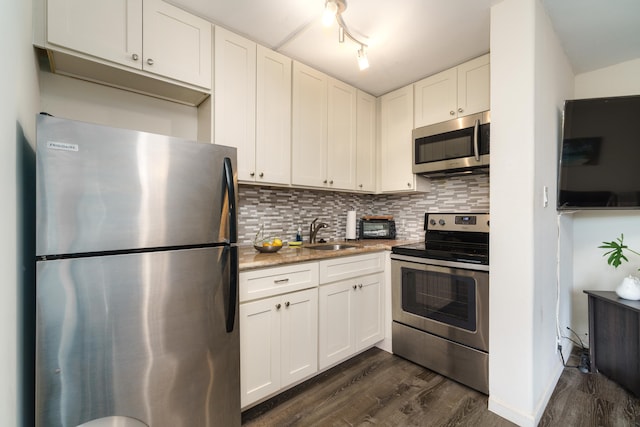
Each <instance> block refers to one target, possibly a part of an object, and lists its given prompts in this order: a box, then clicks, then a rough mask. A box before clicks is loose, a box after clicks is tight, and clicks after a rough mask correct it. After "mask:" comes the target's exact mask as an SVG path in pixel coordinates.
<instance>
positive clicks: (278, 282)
mask: <svg viewBox="0 0 640 427" xmlns="http://www.w3.org/2000/svg"><path fill="white" fill-rule="evenodd" d="M288 281H289V279H278V280H274V281H273V283H275V284H276V285H281V284H283V283H287V282H288Z"/></svg>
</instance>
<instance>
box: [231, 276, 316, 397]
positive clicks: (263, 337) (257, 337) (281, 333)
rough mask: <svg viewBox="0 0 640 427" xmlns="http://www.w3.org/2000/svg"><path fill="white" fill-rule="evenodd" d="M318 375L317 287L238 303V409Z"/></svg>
mask: <svg viewBox="0 0 640 427" xmlns="http://www.w3.org/2000/svg"><path fill="white" fill-rule="evenodd" d="M317 370H318V289H317V288H313V289H307V290H304V291H298V292H291V293H288V294H284V295H278V296H275V297H271V298H266V299H262V300H257V301H250V302H246V303H242V304H240V378H241V392H242V399H241V405H242V407H243V408H244V407H247V406H248V405H250V404H252V403H254V402H256V401H258V400H260V399H262V398H264V397H267V396H269V395H271V394H273V393H275V392H277V391H278V390H280V389H282V388H284V387H286V386H287V385H289V384H293V383H295V382H297V381H300V380H302V379H304V378H306V377H309V376H311V375H313V374H314V373H316V372H317Z"/></svg>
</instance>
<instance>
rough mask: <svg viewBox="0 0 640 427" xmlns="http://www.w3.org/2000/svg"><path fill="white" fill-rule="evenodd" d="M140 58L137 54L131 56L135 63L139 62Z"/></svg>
mask: <svg viewBox="0 0 640 427" xmlns="http://www.w3.org/2000/svg"><path fill="white" fill-rule="evenodd" d="M138 58H139V56H138V54H137V53H134V54H133V55H131V59H133V60H134V61H137V60H138Z"/></svg>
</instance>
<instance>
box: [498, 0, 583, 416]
mask: <svg viewBox="0 0 640 427" xmlns="http://www.w3.org/2000/svg"><path fill="white" fill-rule="evenodd" d="M572 89H573V74H572V72H571V67H570V65H569V63H568V60H567V58H566V56H565V55H564V53H563V51H562V49H561V47H560V44H559V41H558V39H557V37H556V35H555V33H554V31H553V28H552V26H551V23H550V20H549V19H548V17H547V15H546V13H545V11H544V9H543V7H542V5H541V4H540V2H539V1H538V0H504V1H502V2H500V3H498V4H496V5H495V6H493V7H492V9H491V116H492V117H491V119H492V124H491V150H492V151H491V196H490V197H491V283H490V306H491V308H490V313H491V314H490V315H491V322H490V323H491V325H490V350H489V354H490V357H489V359H490V366H489V388H490V396H489V409H490V410H491V411H494V412H496V413H498V414H499V415H501V416H503V417H505V418H507V419H509V420H511V421H513V422H515V423H517V424H519V425H523V426H535V425H536V424H537V423H538V421H539V419H540V417H541V416H542V413H543V411H544V408H545V406H546V403H547V401H548V399H549V397H550V395H551V393H552V392H553V389H554V387H555V384H556V382H557V379H558V377H559V375H560V373H561V371H562V363H561V361H560V357H559V355H558V354H557V353H556V351H555V336H556V320H555V319H556V301H557V298H556V295H557V294H558V284H557V279H556V277H557V268H556V266H557V255H556V254H557V247H558V226H557V216H556V213H555V198H554V197H555V196H554V195H555V182H556V166H555V164H556V156H557V154H556V153H557V147H558V141H559V136H560V132H559V126H560V111H561V108H562V104H563V101H564V98H565V97H567V96H570V94H571V92H572ZM545 186H546V187H547V188H548V194H549V205H548V206H547V207H544V206H543V187H545ZM568 304H569V301H568V298H566V301H563V302H562V306H561V310H560V311H561V312H562V313H568ZM565 316H567V317H568V314H566V315H565Z"/></svg>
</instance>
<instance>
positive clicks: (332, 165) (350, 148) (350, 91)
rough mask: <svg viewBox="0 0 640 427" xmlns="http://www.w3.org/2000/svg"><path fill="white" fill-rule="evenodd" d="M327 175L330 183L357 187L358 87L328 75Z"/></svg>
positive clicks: (352, 187) (336, 186) (344, 188)
mask: <svg viewBox="0 0 640 427" xmlns="http://www.w3.org/2000/svg"><path fill="white" fill-rule="evenodd" d="M328 91H329V92H328V95H327V96H328V98H327V102H328V108H327V174H326V176H327V179H328V187H330V188H336V189H341V190H354V189H355V188H356V89H355V88H354V87H353V86H349V85H348V84H345V83H343V82H341V81H339V80H336V79H333V78H329V79H328Z"/></svg>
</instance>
